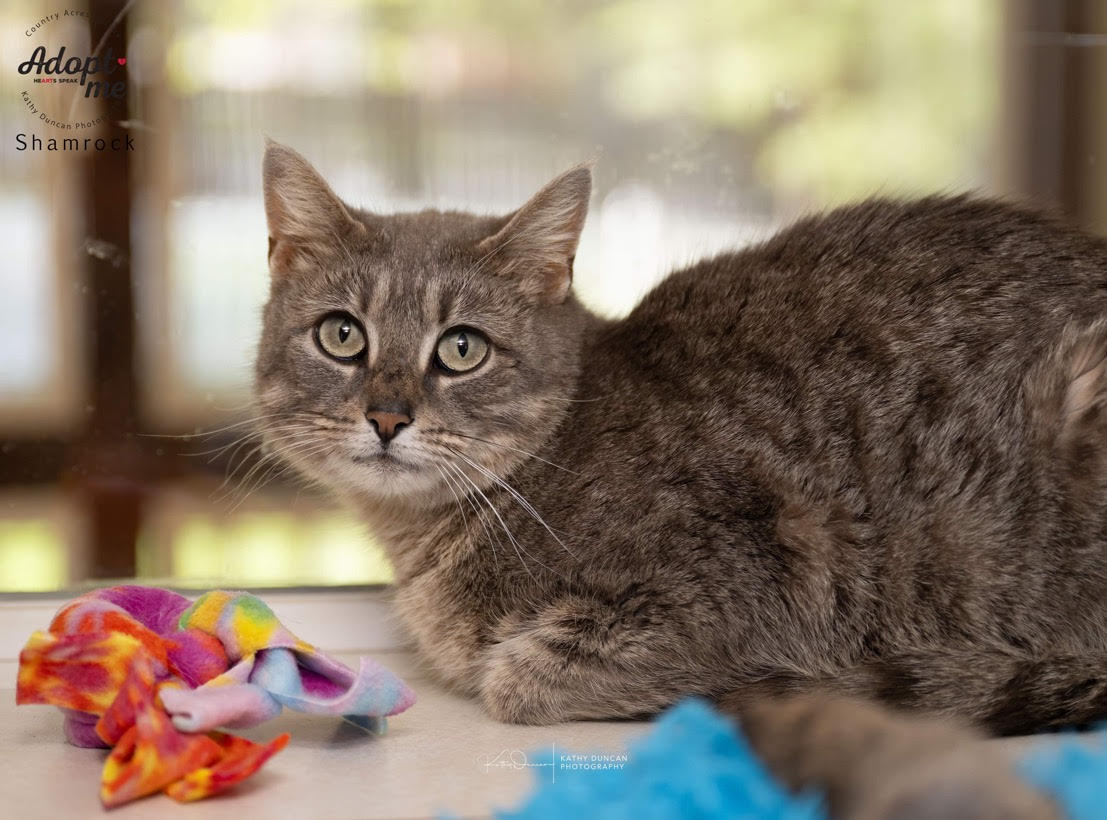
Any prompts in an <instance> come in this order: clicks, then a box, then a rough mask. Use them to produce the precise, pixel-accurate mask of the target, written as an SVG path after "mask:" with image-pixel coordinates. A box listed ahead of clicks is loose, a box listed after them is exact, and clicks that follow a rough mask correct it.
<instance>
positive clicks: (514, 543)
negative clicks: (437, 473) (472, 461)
mask: <svg viewBox="0 0 1107 820" xmlns="http://www.w3.org/2000/svg"><path fill="white" fill-rule="evenodd" d="M459 475H461V476H463V477H464V478H465V480H466V481H468V482H469V486H471V487H472V488H473V489H474V490H475V491H476V492H477V494H478V495H479V496H480V497H481V498H483V499H484V503H485V504H487V505H488V509H490V510H491V511H492V514H493V515H495V516H496V520H498V521H499V522H500V526H501V527H502V528H503V531H504V534H505V535H507V540H508V541H509V542H510V543H511V546H512V547H513V548H514V549H515V554H516V556H518V558H519V563H520V564H522V565H523V569H524V570H525V571H526V573H527V575H529V576H530V577H531V578H533V579H534V580H537V578H535V575H534V573H533V572H531V570H530V567H529V566H527V562H526V559H524V558H523V553H526V554H527V555H529V556H530V558H531V559H532V560H534V561H536V562H537V563H538V564H540V565H542V566H544V567H546V565H545V564H542V562H541V561H538V559H536V558H535V557H534V556H533V555H531V554H530V553H529V552H527V551H526V550H525V549H523V547H522V545H521V544H520V543H519V542H518V540H516V538H515V536H514V535H513V534H512V532H511V529H510V528H509V527H508V526H507V522H506V521H504V519H503V516H502V515H500V511H499V510H497V509H496V505H495V504H493V503H492V502H491V501H490V500H489V498H488V496H487V495H485V494H484V490H482V489H481V488H480V487H478V486H477V485H476V483H475V482H474V481H473V480H472V479H471V478H469V476H467V475H465V473H464V472H463V471H459ZM546 569H549V567H546Z"/></svg>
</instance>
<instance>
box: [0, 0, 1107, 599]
mask: <svg viewBox="0 0 1107 820" xmlns="http://www.w3.org/2000/svg"><path fill="white" fill-rule="evenodd" d="M64 7H65V8H72V9H81V10H84V11H87V15H88V16H87V17H83V18H78V21H79V22H78V25H79V26H82V27H84V29H83V33H80V32H79V36H80V37H83V38H84V41H85V42H87V43H89V44H97V43H102V44H103V46H102V47H103V48H107V47H110V48H112V49H113V53H114V54H116V55H120V54H122V55H126V60H127V64H126V69H127V71H126V77H127V81H128V93H127V96H126V99H122V100H119V101H117V102H110V103H107V104H105V105H104V107H103V115H104V117H105V123H104V125H103V126H101V127H100V129H99V131H98V134H99V135H102V136H106V137H112V136H120V135H130V136H131V137H132V138H133V140H134V143H135V150H134V151H133V152H126V151H120V152H111V151H107V152H96V151H79V152H68V153H66V152H60V151H59V152H31V151H18V150H17V142H16V135H17V134H20V133H23V134H27V135H30V134H37V135H39V136H41V137H43V138H48V137H50V136H58V135H57V134H53V133H49V132H48V130H47V129H46V128H44V127H43V126H40V125H39V124H38V123H36V121H35V118H34V117H33V116H32V115H31V114H30V113H29V112H28V111H27V109H26V106H25V104H24V102H23V100H22V99H21V96H20V92H21V91H22V90H23V89H24V88H26V82H27V81H26V78H25V77H22V76H20V75H19V74H18V73H17V72H16V71H15V68H14V67H15V66H16V65H18V63H19V62H21V61H22V60H24V59H26V57H27V56H28V55H27V52H28V51H29V49H28V42H29V39H28V37H29V35H28V34H27V31H28V27H29V25H30V24H32V23H34V22H35V21H38V20H40V19H42V18H43V17H44V16H45V15H46V14H49V13H52V12H56V11H58V10H59V8H60V6H57V5H56V4H55V3H53V2H38V1H37V0H35V1H34V2H30V1H26V0H5V3H4V4H3V5H2V6H0V50H2V52H3V62H2V64H3V67H4V68H3V70H2V73H0V123H2V125H3V129H2V131H3V133H2V142H0V169H2V173H3V185H2V188H0V231H2V242H0V591H2V592H20V591H23V592H31V591H42V590H54V589H60V588H68V587H79V586H81V585H83V584H89V583H92V582H95V581H102V580H103V579H108V578H127V577H138V578H141V579H143V580H144V581H147V582H160V583H170V584H173V585H176V586H182V587H202V586H212V585H224V586H228V585H233V586H255V587H258V586H260V587H266V586H284V585H299V586H304V585H332V584H376V583H386V582H387V581H388V580H389V577H390V570H389V567H388V565H387V563H386V562H385V561H384V559H383V558H382V556H381V554H380V551H379V550H378V549H377V548H376V547H375V546H374V545H373V543H372V539H371V537H370V536H369V534H368V533H366V532H365V531H364V530H363V529H362V528H361V527H359V525H358V524H357V522H356V521H355V520H353V519H352V518H351V517H350V516H349V515H348V514H346V513H344V512H343V511H341V510H338V509H336V508H334V507H333V506H332V505H330V504H329V503H328V502H327V500H326V499H325V498H320V497H319V496H317V495H315V494H314V493H313V492H311V491H310V490H309V489H307V488H305V487H302V486H300V485H299V484H298V483H297V482H296V480H295V479H294V478H293V477H292V476H288V475H285V474H282V473H281V470H280V468H279V465H276V464H272V463H268V462H266V461H265V459H264V458H263V457H259V455H258V454H257V452H256V451H255V449H254V444H255V441H254V440H253V439H252V438H250V437H249V436H248V432H249V429H250V428H249V424H248V419H249V418H250V408H249V399H250V374H251V364H252V360H253V348H254V344H255V339H256V337H257V335H258V330H259V311H260V306H261V304H262V302H263V300H264V299H265V295H266V288H267V271H266V230H265V219H264V213H263V210H262V200H261V185H260V161H261V153H262V148H263V135H269V136H271V137H273V138H275V139H277V140H279V141H282V142H285V143H287V144H289V145H291V146H293V147H295V148H296V149H298V150H299V151H301V152H302V153H303V154H304V155H305V156H307V157H308V158H309V159H310V160H311V161H312V162H314V163H315V164H316V166H317V167H318V168H319V169H320V171H322V173H323V174H324V175H325V176H326V177H327V178H328V179H329V180H330V181H331V183H332V185H333V186H334V188H335V189H336V190H337V191H338V193H339V194H340V195H341V196H343V197H345V198H346V199H347V200H348V201H351V202H352V203H354V204H356V205H360V206H363V207H367V208H370V209H376V210H380V211H390V210H395V209H407V208H419V207H426V206H435V207H442V208H468V209H473V210H478V211H481V212H506V211H509V210H511V209H513V208H514V207H516V206H518V205H519V204H521V203H522V202H523V201H525V200H526V198H527V197H528V196H529V195H530V194H531V193H532V192H533V191H534V190H536V189H537V188H538V187H539V186H540V185H542V184H543V183H544V182H545V181H546V180H548V179H549V178H550V177H552V176H553V175H554V174H556V173H557V172H559V171H561V170H563V169H564V168H566V167H568V166H569V165H572V164H575V163H577V162H579V161H581V160H588V159H594V160H596V162H597V165H596V192H595V197H594V199H593V203H592V212H591V216H590V218H589V222H588V226H587V228H586V230H585V233H584V237H583V239H582V245H581V248H580V252H579V254H578V257H577V262H576V287H577V288H578V291H579V293H580V295H581V296H582V298H583V299H584V300H585V301H586V302H587V303H588V304H590V305H591V306H592V307H594V308H595V309H596V310H598V311H601V312H603V313H605V314H609V315H620V314H624V313H626V312H627V311H628V310H630V309H631V308H632V307H633V305H634V304H635V303H636V301H637V300H638V299H639V298H640V297H641V295H642V294H643V293H644V292H645V291H646V290H647V289H648V288H649V287H650V286H651V285H652V284H654V283H655V282H656V281H658V279H659V278H660V277H662V276H664V275H665V273H666V272H667V271H669V270H672V269H673V268H674V267H676V266H680V265H682V264H684V263H687V262H689V261H691V260H693V259H695V258H697V257H699V256H701V255H703V254H707V253H711V252H713V251H716V250H719V249H722V248H728V247H739V246H742V245H744V244H747V243H750V242H753V241H757V240H758V239H760V238H763V237H765V236H767V235H768V234H769V233H771V232H772V231H773V230H774V229H775V228H777V227H779V226H780V225H782V224H784V223H787V222H789V221H790V220H792V219H794V218H795V217H796V216H798V215H800V214H803V213H805V212H809V211H811V210H815V209H821V208H826V207H829V206H833V205H835V204H838V203H841V202H844V201H847V200H850V199H854V198H858V197H864V196H867V195H870V194H877V193H879V194H890V195H909V194H917V193H929V192H935V191H961V190H966V189H975V190H980V191H983V192H987V193H994V194H1002V195H1009V196H1017V197H1020V198H1024V199H1027V200H1031V201H1034V202H1038V203H1041V204H1043V205H1046V206H1049V207H1054V208H1059V209H1061V210H1062V211H1064V212H1065V213H1067V214H1068V215H1069V216H1070V217H1071V218H1072V219H1073V220H1075V221H1077V222H1079V223H1081V224H1083V225H1084V226H1086V227H1088V228H1091V229H1092V230H1097V231H1101V232H1102V231H1107V155H1105V156H1103V157H1100V155H1099V154H1098V153H1097V149H1098V147H1099V146H1101V145H1103V144H1105V143H1104V139H1105V137H1107V111H1105V108H1107V94H1105V93H1104V92H1105V90H1107V76H1105V73H1107V4H1103V3H1098V2H1094V0H1087V1H1086V2H1065V1H1064V0H1056V2H1003V0H931V2H926V3H889V2H885V0H684V1H683V2H676V0H610V2H599V1H597V2H589V1H587V0H511V2H505V1H504V0H423V1H422V2H416V1H415V0H362V1H361V2H355V0H265V1H264V2H263V0H158V1H156V2H155V0H147V1H146V2H144V1H143V0H137V1H136V0H132V2H126V0H103V2H101V1H100V0H91V1H90V2H88V3H87V4H84V5H82V3H80V2H76V3H66V4H65V6H64ZM28 139H29V136H28ZM1100 159H1102V160H1103V161H1102V162H1100V161H1099V160H1100Z"/></svg>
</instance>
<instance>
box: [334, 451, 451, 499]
mask: <svg viewBox="0 0 1107 820" xmlns="http://www.w3.org/2000/svg"><path fill="white" fill-rule="evenodd" d="M319 473H320V474H319V475H317V476H316V478H317V479H318V480H320V481H321V483H323V484H324V485H326V486H328V487H329V488H330V489H332V490H333V491H335V492H337V493H339V494H342V495H346V496H354V497H356V498H359V499H363V500H368V501H373V502H377V503H389V502H392V503H395V502H397V501H401V500H402V501H404V502H406V503H415V504H421V503H422V501H423V499H427V498H432V497H436V496H438V495H439V494H440V493H441V491H442V488H441V483H442V479H441V475H440V474H439V472H438V471H437V470H435V469H434V467H433V466H432V465H430V464H419V463H414V462H412V461H410V460H408V459H405V458H401V457H399V456H398V455H396V454H392V453H388V452H384V453H371V454H366V453H355V454H352V455H348V456H345V457H342V458H336V457H332V458H331V459H328V461H327V463H326V464H325V465H324V467H323V469H321V470H320V471H319Z"/></svg>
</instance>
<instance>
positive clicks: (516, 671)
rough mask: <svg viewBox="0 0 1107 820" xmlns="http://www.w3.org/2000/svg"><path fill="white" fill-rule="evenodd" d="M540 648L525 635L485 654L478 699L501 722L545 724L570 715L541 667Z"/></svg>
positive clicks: (556, 687) (546, 670)
mask: <svg viewBox="0 0 1107 820" xmlns="http://www.w3.org/2000/svg"><path fill="white" fill-rule="evenodd" d="M539 652H541V649H540V648H539V647H538V646H536V645H535V642H534V641H533V640H532V639H531V638H530V637H529V636H528V635H527V634H525V633H524V634H521V635H516V636H515V637H513V638H508V639H507V640H504V641H501V642H500V643H498V644H495V645H494V646H493V647H492V648H491V649H490V650H489V651H488V654H487V656H486V662H485V666H484V672H483V674H482V676H481V683H480V699H481V702H482V703H483V705H484V708H485V711H487V712H488V714H489V715H491V716H492V717H493V718H495V719H496V720H499V721H503V722H504V723H527V724H533V725H539V726H541V725H548V724H551V723H560V722H562V721H565V720H570V719H571V718H572V716H571V715H569V714H568V713H567V712H566V710H565V708H564V705H563V704H562V703H561V702H560V701H561V700H562V698H560V697H559V696H558V691H559V690H560V686H559V685H558V684H557V683H556V682H555V681H554V680H553V679H552V678H551V676H550V675H549V669H548V668H544V667H543V661H542V659H541V658H540V657H539V655H538V653H539Z"/></svg>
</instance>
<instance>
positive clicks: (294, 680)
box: [16, 586, 415, 807]
mask: <svg viewBox="0 0 1107 820" xmlns="http://www.w3.org/2000/svg"><path fill="white" fill-rule="evenodd" d="M16 702H17V703H20V704H25V703H49V704H53V705H55V706H58V707H60V708H61V709H62V711H63V712H64V713H65V724H64V729H65V736H66V738H67V739H68V740H69V742H70V743H72V744H74V745H76V746H95V747H105V746H107V747H112V752H111V754H110V755H109V756H108V758H107V760H106V761H105V763H104V771H103V776H102V779H101V789H100V799H101V801H102V802H103V804H104V805H105V806H107V807H112V806H117V805H120V804H122V803H126V802H128V801H130V800H134V799H136V798H139V797H143V796H145V795H147V794H152V793H153V792H156V791H165V792H166V794H168V795H169V796H170V797H172V798H174V799H176V800H180V801H190V800H197V799H199V798H202V797H207V796H209V795H212V794H216V793H218V792H221V791H224V790H225V789H227V788H228V787H230V786H232V785H234V784H235V783H238V782H240V781H242V780H244V779H245V778H247V777H249V776H250V775H251V774H253V773H254V772H255V771H257V770H258V769H259V768H260V767H261V766H262V765H263V764H264V763H265V761H266V760H268V759H269V758H270V757H272V756H273V755H274V754H276V753H277V752H279V751H280V750H281V749H283V748H284V746H285V745H286V744H287V743H288V735H287V734H283V735H280V736H278V737H276V738H274V739H273V740H272V741H270V742H269V743H265V744H257V743H253V742H251V741H249V740H246V739H245V738H241V737H235V736H234V735H229V734H225V733H223V732H218V731H214V730H215V729H216V727H229V728H238V727H245V726H254V725H257V724H259V723H262V722H264V721H266V720H268V719H270V718H272V717H275V716H276V715H278V714H279V713H280V712H281V710H282V709H283V708H284V707H288V708H290V709H294V710H296V711H300V712H307V713H311V714H319V715H336V716H338V715H341V716H343V717H345V718H346V719H347V720H351V721H353V722H355V723H357V724H358V725H361V726H365V727H369V728H373V727H380V726H382V725H383V724H382V721H383V718H384V717H385V716H388V715H394V714H397V713H399V712H402V711H404V710H405V709H407V708H408V707H409V706H411V705H412V703H414V702H415V695H414V693H413V692H412V691H411V690H410V689H409V688H408V687H407V686H406V685H405V684H404V682H403V681H401V680H400V679H399V678H397V677H396V676H395V675H393V674H392V673H391V672H389V671H388V670H387V669H385V668H384V667H382V666H380V665H379V664H377V663H375V662H374V661H372V660H370V659H368V658H362V659H361V665H360V668H359V669H358V671H357V672H354V671H353V670H351V669H349V668H348V667H346V666H345V665H343V664H341V663H339V662H338V661H336V660H334V659H333V658H330V657H328V656H327V655H325V654H323V653H322V652H320V651H319V650H318V649H316V648H315V647H314V646H312V645H311V644H309V643H305V642H304V641H301V640H300V639H299V638H297V637H296V636H295V635H293V634H292V633H291V632H289V631H288V630H287V629H286V628H285V627H284V626H283V625H282V624H281V623H280V621H278V620H277V618H276V616H275V615H274V614H273V611H272V610H271V609H270V608H269V607H268V606H266V604H265V603H264V602H263V601H261V600H260V599H259V598H257V597H255V596H253V595H250V594H249V593H245V592H224V591H215V592H209V593H207V594H205V595H202V596H200V598H198V599H197V600H196V601H195V602H193V601H190V600H189V599H188V598H185V597H184V596H182V595H178V594H177V593H175V592H171V591H169V590H166V589H156V588H151V587H140V586H118V587H112V588H110V589H102V590H96V591H94V592H90V593H87V594H85V595H82V596H81V597H79V598H76V599H74V600H73V601H71V602H70V603H68V604H66V605H65V606H64V607H62V609H61V610H60V611H59V612H58V614H57V615H56V616H55V617H54V620H53V621H52V622H51V623H50V626H49V628H48V631H47V632H35V633H34V634H33V635H32V636H31V638H30V640H29V641H28V642H27V645H26V646H25V647H24V649H23V651H22V652H21V653H20V656H19V682H18V686H17V690H16Z"/></svg>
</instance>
